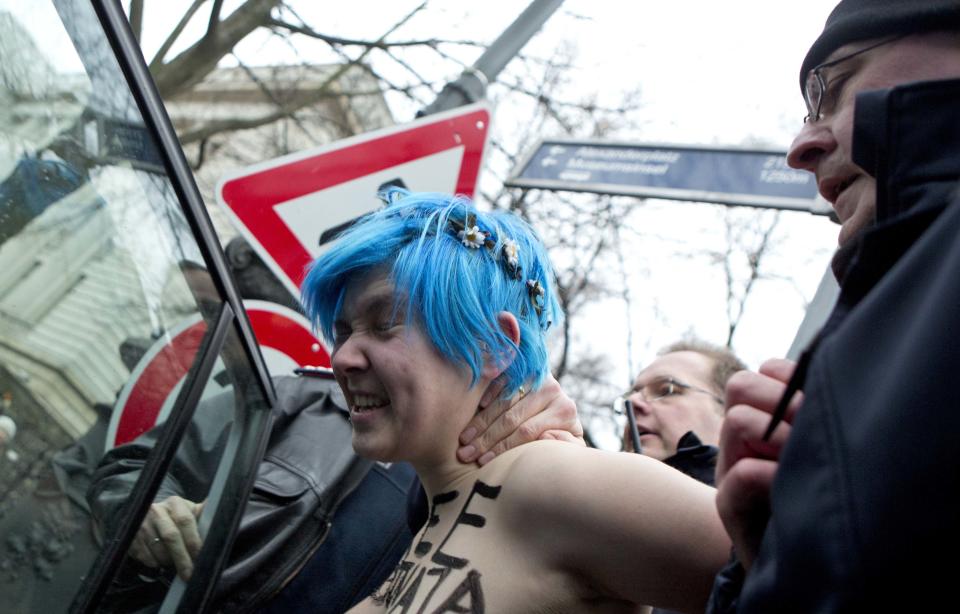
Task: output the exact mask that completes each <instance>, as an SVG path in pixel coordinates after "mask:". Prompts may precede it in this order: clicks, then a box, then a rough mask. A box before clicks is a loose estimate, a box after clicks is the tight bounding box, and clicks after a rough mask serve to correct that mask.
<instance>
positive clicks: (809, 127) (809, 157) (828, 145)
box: [787, 122, 837, 173]
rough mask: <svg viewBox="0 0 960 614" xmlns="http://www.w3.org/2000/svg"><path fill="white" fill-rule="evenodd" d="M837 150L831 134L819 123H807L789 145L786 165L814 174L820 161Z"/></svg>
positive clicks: (824, 125)
mask: <svg viewBox="0 0 960 614" xmlns="http://www.w3.org/2000/svg"><path fill="white" fill-rule="evenodd" d="M836 148H837V140H836V139H835V138H834V136H833V132H832V131H831V130H830V129H829V128H828V127H827V126H826V124H823V123H821V122H807V123H805V124H804V125H803V128H801V129H800V132H799V134H797V136H796V138H795V139H793V143H791V144H790V150H789V151H788V152H787V164H788V165H790V166H791V167H792V168H796V169H800V170H805V171H810V172H811V173H814V172H816V170H817V164H819V162H820V159H821V158H822V157H823V156H825V155H827V154H829V153H830V152H832V151H833V150H834V149H836Z"/></svg>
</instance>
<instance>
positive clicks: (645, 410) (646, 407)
mask: <svg viewBox="0 0 960 614" xmlns="http://www.w3.org/2000/svg"><path fill="white" fill-rule="evenodd" d="M628 398H629V399H630V404H631V405H632V406H633V413H634V414H636V415H638V416H646V415H649V414H650V401H648V400H647V398H646V397H645V396H643V394H642V393H640V392H634V393H633V394H631V395H630V396H629V397H628Z"/></svg>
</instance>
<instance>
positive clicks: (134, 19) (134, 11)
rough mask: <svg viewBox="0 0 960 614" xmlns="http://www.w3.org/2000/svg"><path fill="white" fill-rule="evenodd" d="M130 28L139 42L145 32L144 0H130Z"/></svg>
mask: <svg viewBox="0 0 960 614" xmlns="http://www.w3.org/2000/svg"><path fill="white" fill-rule="evenodd" d="M130 29H131V30H133V35H134V36H135V37H136V38H137V41H138V42H139V41H140V37H141V36H142V34H143V0H130Z"/></svg>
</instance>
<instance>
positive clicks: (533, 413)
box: [457, 376, 586, 465]
mask: <svg viewBox="0 0 960 614" xmlns="http://www.w3.org/2000/svg"><path fill="white" fill-rule="evenodd" d="M502 390H503V383H502V382H501V381H500V380H499V379H496V380H494V381H493V382H492V383H491V384H490V386H489V387H488V388H487V390H486V391H485V392H484V394H483V398H481V399H480V410H479V411H478V412H477V415H475V416H474V417H473V420H471V421H470V424H468V425H467V428H465V429H464V430H463V433H462V434H461V435H460V443H461V445H462V447H461V448H460V449H459V450H457V458H459V459H460V461H461V462H464V463H469V462H473V461H476V462H477V463H479V464H480V465H485V464H486V463H488V462H490V461H491V460H493V458H494V457H495V456H496V455H498V454H502V453H503V452H506V451H507V450H509V449H511V448H515V447H517V446H519V445H520V444H522V443H527V442H530V441H535V440H537V439H558V440H561V441H569V442H573V443H579V444H580V445H586V444H585V443H584V441H583V425H582V424H581V423H580V418H579V417H578V416H577V405H576V403H574V402H573V400H572V399H571V398H570V397H568V396H567V395H566V394H565V393H564V392H563V389H562V388H560V383H559V382H557V380H556V379H554V378H553V376H550V377H548V378H547V380H546V381H545V382H544V384H543V386H542V387H541V388H540V389H539V390H536V391H534V392H530V393H528V394H526V395H525V396H523V397H522V398H518V397H517V396H514V397H511V398H510V399H498V397H499V396H500V392H501V391H502Z"/></svg>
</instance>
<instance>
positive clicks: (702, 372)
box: [634, 350, 713, 386]
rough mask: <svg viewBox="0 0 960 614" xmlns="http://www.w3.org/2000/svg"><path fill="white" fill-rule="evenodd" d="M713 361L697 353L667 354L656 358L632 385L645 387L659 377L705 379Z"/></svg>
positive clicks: (685, 351) (680, 352)
mask: <svg viewBox="0 0 960 614" xmlns="http://www.w3.org/2000/svg"><path fill="white" fill-rule="evenodd" d="M712 365H713V361H712V360H711V359H710V358H708V357H707V356H704V355H703V354H701V353H699V352H693V351H687V350H684V351H679V352H669V353H667V354H664V355H663V356H657V358H656V359H655V360H654V361H653V362H651V363H650V364H649V365H647V366H646V368H644V369H643V370H642V371H640V373H639V374H638V375H637V377H636V379H635V380H634V385H635V386H637V385H640V386H643V385H646V384H647V383H649V382H651V381H653V380H655V379H658V378H661V377H676V378H677V379H680V380H684V379H685V380H691V379H695V380H701V383H703V382H702V381H703V380H705V379H707V378H708V376H709V371H710V368H711V367H712Z"/></svg>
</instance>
